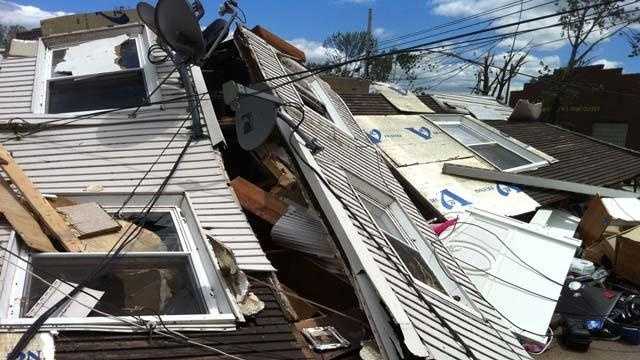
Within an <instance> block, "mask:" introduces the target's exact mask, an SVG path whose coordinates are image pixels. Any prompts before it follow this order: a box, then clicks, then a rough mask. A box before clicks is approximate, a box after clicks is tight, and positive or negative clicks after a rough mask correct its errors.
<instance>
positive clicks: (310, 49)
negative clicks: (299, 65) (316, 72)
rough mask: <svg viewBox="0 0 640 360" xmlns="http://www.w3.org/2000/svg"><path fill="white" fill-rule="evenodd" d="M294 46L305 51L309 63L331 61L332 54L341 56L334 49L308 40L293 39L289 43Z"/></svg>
mask: <svg viewBox="0 0 640 360" xmlns="http://www.w3.org/2000/svg"><path fill="white" fill-rule="evenodd" d="M289 42H290V43H291V44H293V46H295V47H297V48H298V49H300V50H302V51H304V53H305V54H306V56H307V61H308V62H313V63H323V62H324V61H326V60H328V59H329V56H330V55H331V54H340V52H339V51H338V50H336V49H333V48H327V47H325V46H323V45H322V43H321V42H318V41H313V40H307V39H303V38H298V39H293V40H291V41H289Z"/></svg>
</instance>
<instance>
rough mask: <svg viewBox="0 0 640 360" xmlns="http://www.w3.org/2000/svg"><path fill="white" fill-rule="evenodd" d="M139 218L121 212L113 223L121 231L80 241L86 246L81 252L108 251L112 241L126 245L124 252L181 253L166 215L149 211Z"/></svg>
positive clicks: (173, 225) (131, 213) (177, 240)
mask: <svg viewBox="0 0 640 360" xmlns="http://www.w3.org/2000/svg"><path fill="white" fill-rule="evenodd" d="M112 215H113V214H112ZM140 216H141V215H140V213H134V212H128V213H127V212H125V213H121V214H120V218H119V219H117V221H118V222H119V223H120V225H122V229H120V231H119V232H117V233H113V234H106V235H102V236H98V237H94V238H89V239H86V240H82V242H83V244H85V246H86V249H85V251H84V252H108V251H109V250H110V249H111V248H112V247H113V246H114V244H115V243H116V242H117V243H118V244H120V243H122V242H123V241H128V242H130V244H129V245H127V247H126V248H125V251H127V252H150V251H160V252H164V251H182V246H181V245H180V237H179V236H178V230H177V229H176V226H175V224H174V222H173V218H172V217H171V213H170V212H156V211H152V212H150V213H149V214H148V215H147V216H146V217H144V218H140ZM132 223H133V224H137V226H135V225H132ZM138 226H139V227H138ZM139 228H142V229H139Z"/></svg>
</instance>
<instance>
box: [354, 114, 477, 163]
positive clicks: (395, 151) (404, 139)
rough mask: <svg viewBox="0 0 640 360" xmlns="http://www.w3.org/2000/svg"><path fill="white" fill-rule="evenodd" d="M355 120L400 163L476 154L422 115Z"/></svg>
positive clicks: (422, 161) (464, 156)
mask: <svg viewBox="0 0 640 360" xmlns="http://www.w3.org/2000/svg"><path fill="white" fill-rule="evenodd" d="M355 119H356V122H357V123H358V125H359V126H360V127H361V128H362V129H363V130H364V131H365V132H366V133H367V134H368V135H369V138H370V139H371V141H372V142H373V143H374V144H376V145H378V146H379V147H380V148H381V149H382V151H384V152H385V154H387V156H389V158H391V160H393V162H394V163H395V164H396V165H397V166H408V165H415V164H429V163H434V162H439V161H444V160H453V159H463V158H468V157H472V156H474V154H473V153H472V152H471V151H469V150H468V149H467V148H466V147H464V146H463V145H461V144H460V143H458V142H457V141H455V140H454V139H453V138H451V137H450V136H449V135H447V134H446V133H444V132H443V131H442V130H440V128H438V127H437V126H435V125H433V124H432V123H431V122H429V121H428V120H426V119H424V118H423V117H422V116H420V115H390V116H356V117H355Z"/></svg>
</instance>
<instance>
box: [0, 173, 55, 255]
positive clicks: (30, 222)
mask: <svg viewBox="0 0 640 360" xmlns="http://www.w3.org/2000/svg"><path fill="white" fill-rule="evenodd" d="M0 213H2V214H3V215H4V217H5V218H6V219H7V221H8V222H9V224H11V226H13V228H14V229H15V231H16V232H17V233H18V235H20V237H21V238H22V240H23V241H24V242H25V243H26V244H27V246H29V247H30V248H32V249H34V250H37V251H56V248H55V247H54V246H53V244H52V243H51V241H50V240H49V238H48V237H47V235H46V234H45V233H44V231H42V228H40V224H38V222H37V221H36V220H35V219H34V218H33V215H32V214H31V213H30V212H29V210H27V208H25V207H24V205H22V203H21V202H20V201H19V200H18V199H16V197H15V195H14V194H13V191H12V190H11V188H10V187H9V184H8V183H7V182H6V181H5V180H4V179H3V178H2V177H0Z"/></svg>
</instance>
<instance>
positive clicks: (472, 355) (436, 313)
mask: <svg viewBox="0 0 640 360" xmlns="http://www.w3.org/2000/svg"><path fill="white" fill-rule="evenodd" d="M297 105H300V104H297ZM300 110H301V119H300V121H299V122H298V123H297V125H296V126H294V127H293V128H292V131H291V133H290V134H289V138H288V143H289V147H290V148H291V149H292V151H293V152H294V153H295V155H296V157H297V158H298V159H300V161H301V162H302V163H303V164H304V165H305V166H306V167H308V168H309V169H310V170H311V171H312V172H313V173H314V174H315V175H316V177H317V178H318V180H320V182H321V183H322V184H323V185H324V186H325V187H326V188H327V190H329V192H330V193H331V194H332V195H333V196H334V197H335V198H336V199H337V200H338V201H339V202H340V203H341V205H342V207H343V208H344V209H345V210H346V211H347V212H348V213H349V214H350V216H351V217H352V218H354V219H355V220H356V221H358V222H359V223H360V219H359V218H358V216H357V214H355V213H353V211H352V210H351V209H350V208H349V207H348V206H347V204H346V203H345V201H344V199H343V198H342V197H341V196H340V195H339V194H338V193H337V192H336V191H335V190H334V189H333V186H331V184H329V182H328V181H327V180H326V179H325V178H324V176H323V175H322V174H321V173H320V172H319V171H318V170H317V169H315V167H313V166H312V165H311V164H309V163H308V162H307V161H306V159H304V157H303V156H302V155H301V154H300V153H299V152H298V150H297V148H296V146H295V145H294V144H293V141H294V140H293V136H294V135H295V134H297V132H298V131H299V128H300V126H301V125H302V123H303V122H304V120H305V116H304V107H303V106H300ZM360 226H361V227H362V229H363V230H364V231H365V232H366V233H367V235H368V236H369V237H370V239H372V241H373V242H374V243H375V244H376V245H377V247H378V248H379V250H380V251H381V252H382V253H383V254H384V255H385V257H386V258H387V260H388V261H389V262H390V263H391V264H393V266H394V267H395V268H396V271H398V273H399V274H402V276H404V277H405V279H406V280H407V283H408V285H409V286H411V287H412V288H413V290H414V292H415V293H416V295H417V297H418V298H421V300H422V301H423V302H424V303H425V305H427V307H429V310H430V311H431V313H432V314H434V316H435V317H436V318H438V321H439V322H440V324H441V325H442V326H443V327H444V328H445V329H446V330H447V331H448V332H449V333H450V334H451V337H452V339H454V340H455V341H456V342H457V343H458V344H459V345H460V346H461V347H462V349H463V351H464V352H465V353H466V355H467V356H468V357H470V358H471V359H475V360H477V359H478V357H477V356H476V355H475V353H474V352H473V350H472V349H471V348H470V347H469V346H468V345H467V343H466V341H464V340H463V339H462V337H461V336H460V334H458V332H457V331H456V330H454V329H453V327H452V326H451V325H450V324H449V322H448V321H447V320H446V319H445V318H444V317H443V316H442V315H441V314H440V313H439V311H438V310H437V309H436V308H435V307H434V306H433V304H432V303H431V302H430V301H429V300H428V299H427V298H426V297H425V295H424V294H423V293H422V291H420V289H419V288H418V287H417V285H416V284H415V282H414V281H413V279H412V278H411V276H410V275H408V274H407V273H406V272H405V271H404V270H402V269H401V268H400V267H399V265H398V264H397V262H396V261H394V260H393V259H392V258H391V257H390V255H389V254H388V252H387V251H386V250H385V249H384V247H382V246H381V245H380V244H379V243H378V241H376V240H375V239H376V237H375V236H374V235H373V234H372V233H371V232H370V231H369V229H368V227H367V226H365V225H364V224H362V223H360Z"/></svg>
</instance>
